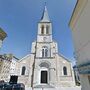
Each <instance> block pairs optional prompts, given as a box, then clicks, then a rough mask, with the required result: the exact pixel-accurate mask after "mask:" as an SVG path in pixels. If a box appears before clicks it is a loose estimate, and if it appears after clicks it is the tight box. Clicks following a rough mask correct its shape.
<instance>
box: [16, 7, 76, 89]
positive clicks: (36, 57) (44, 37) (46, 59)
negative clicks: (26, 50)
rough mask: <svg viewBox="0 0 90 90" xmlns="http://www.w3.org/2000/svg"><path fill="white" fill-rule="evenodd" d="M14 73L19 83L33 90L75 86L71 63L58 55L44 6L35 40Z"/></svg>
mask: <svg viewBox="0 0 90 90" xmlns="http://www.w3.org/2000/svg"><path fill="white" fill-rule="evenodd" d="M16 73H17V75H18V82H19V83H24V84H25V86H27V87H32V88H33V89H34V90H36V89H37V88H54V90H56V89H55V88H56V87H68V86H69V87H72V86H75V79H74V72H73V68H72V63H71V62H70V61H69V60H68V59H67V58H65V57H64V56H63V55H61V54H59V52H58V45H57V42H55V41H54V40H53V39H52V22H51V21H50V18H49V15H48V11H47V8H46V6H45V8H44V11H43V14H42V17H41V20H40V21H39V23H38V33H37V39H36V41H35V42H32V47H31V53H30V54H28V55H26V56H25V57H23V58H22V59H21V60H19V61H18V63H17V65H16ZM38 90H39V89H38ZM48 90H49V89H48Z"/></svg>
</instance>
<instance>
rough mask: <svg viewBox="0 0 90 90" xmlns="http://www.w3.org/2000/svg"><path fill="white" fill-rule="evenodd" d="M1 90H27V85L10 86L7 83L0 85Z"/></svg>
mask: <svg viewBox="0 0 90 90" xmlns="http://www.w3.org/2000/svg"><path fill="white" fill-rule="evenodd" d="M0 90H25V85H24V84H22V83H17V84H10V83H6V82H5V83H2V84H0Z"/></svg>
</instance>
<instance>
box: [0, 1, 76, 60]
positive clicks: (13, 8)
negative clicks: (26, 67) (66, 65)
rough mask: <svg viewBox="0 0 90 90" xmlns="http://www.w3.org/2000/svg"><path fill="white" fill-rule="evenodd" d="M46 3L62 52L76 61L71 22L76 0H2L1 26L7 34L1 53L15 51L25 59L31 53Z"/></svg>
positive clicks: (54, 36) (56, 39)
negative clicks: (69, 24)
mask: <svg viewBox="0 0 90 90" xmlns="http://www.w3.org/2000/svg"><path fill="white" fill-rule="evenodd" d="M45 2H46V3H47V9H48V13H49V17H50V19H51V21H52V24H53V39H54V40H55V41H57V42H58V48H59V53H61V54H63V55H64V56H65V57H67V58H69V59H71V60H73V51H74V49H73V41H72V36H71V30H70V27H69V26H68V23H69V21H70V17H71V15H72V12H73V9H74V7H75V3H76V0H0V27H1V28H3V29H4V31H5V32H6V33H7V34H8V37H7V38H6V39H5V40H4V42H3V47H2V49H1V51H0V53H2V54H3V53H12V54H14V55H15V56H16V57H18V58H22V57H24V56H25V55H27V54H29V53H30V52H31V44H32V42H33V41H35V39H36V35H37V24H38V22H39V20H40V18H41V16H42V13H43V9H44V4H45Z"/></svg>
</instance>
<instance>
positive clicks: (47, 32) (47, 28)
mask: <svg viewBox="0 0 90 90" xmlns="http://www.w3.org/2000/svg"><path fill="white" fill-rule="evenodd" d="M46 34H49V26H48V25H47V26H46Z"/></svg>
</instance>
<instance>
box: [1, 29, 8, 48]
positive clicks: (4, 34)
mask: <svg viewBox="0 0 90 90" xmlns="http://www.w3.org/2000/svg"><path fill="white" fill-rule="evenodd" d="M6 37H7V34H6V33H5V32H4V31H3V29H2V28H0V49H1V47H2V43H3V40H4V39H5V38H6Z"/></svg>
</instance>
